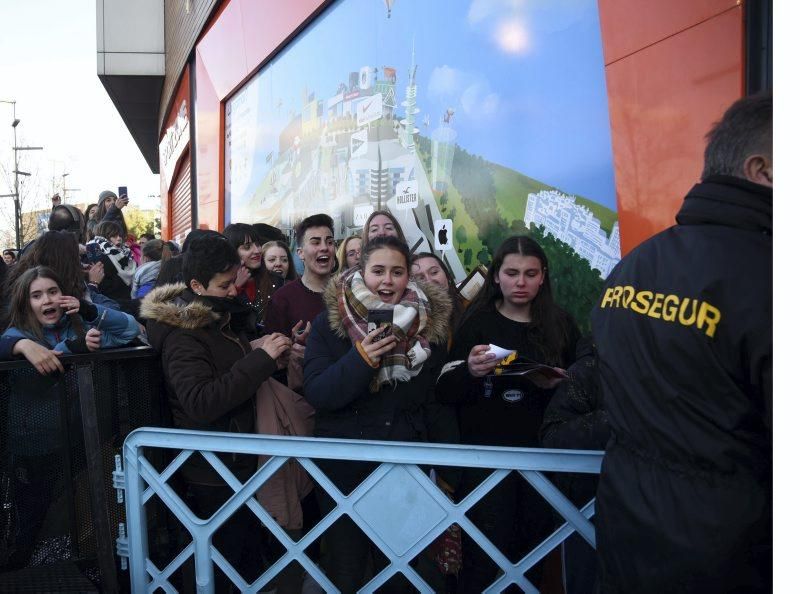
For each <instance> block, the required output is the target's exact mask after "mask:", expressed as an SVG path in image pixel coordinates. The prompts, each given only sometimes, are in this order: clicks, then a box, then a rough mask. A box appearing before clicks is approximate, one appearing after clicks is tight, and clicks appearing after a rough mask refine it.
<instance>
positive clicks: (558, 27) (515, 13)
mask: <svg viewBox="0 0 800 594" xmlns="http://www.w3.org/2000/svg"><path fill="white" fill-rule="evenodd" d="M590 8H591V6H590V3H587V2H585V1H584V0H472V2H471V3H470V6H469V9H468V11H467V21H468V22H469V24H470V25H471V26H472V27H473V28H474V29H476V30H478V31H480V32H481V33H483V34H484V35H485V36H486V37H487V38H488V39H489V40H490V41H491V42H492V43H493V44H494V45H495V46H496V47H497V49H498V50H500V51H501V52H503V53H505V54H508V55H510V56H524V55H527V54H528V53H529V52H530V51H531V50H532V49H533V41H534V40H535V38H536V37H537V36H540V35H541V34H550V33H556V32H558V31H563V30H565V29H568V28H569V27H571V26H572V25H574V24H575V23H576V22H577V21H579V20H580V19H582V18H584V16H586V15H587V14H588V11H589V9H590Z"/></svg>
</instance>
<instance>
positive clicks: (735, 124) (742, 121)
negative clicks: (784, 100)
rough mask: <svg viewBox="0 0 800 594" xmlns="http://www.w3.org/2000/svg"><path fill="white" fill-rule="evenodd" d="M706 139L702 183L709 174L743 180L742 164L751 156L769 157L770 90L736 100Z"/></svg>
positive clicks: (770, 142) (770, 130) (770, 141)
mask: <svg viewBox="0 0 800 594" xmlns="http://www.w3.org/2000/svg"><path fill="white" fill-rule="evenodd" d="M706 140H707V141H708V144H706V150H705V163H704V165H703V174H702V175H701V176H700V177H701V179H702V180H704V181H705V180H706V179H708V178H709V177H711V176H712V175H732V176H735V177H744V162H745V161H746V160H747V158H748V157H750V156H752V155H765V156H767V157H770V158H772V91H766V92H763V93H758V94H756V95H750V96H749V97H743V98H742V99H739V100H738V101H736V102H735V103H734V104H733V105H731V106H730V107H729V108H728V109H727V111H726V112H725V114H724V115H723V116H722V119H721V120H720V121H719V122H717V123H716V124H714V126H713V127H712V128H711V131H710V132H709V133H708V134H707V135H706Z"/></svg>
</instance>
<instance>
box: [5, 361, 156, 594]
mask: <svg viewBox="0 0 800 594" xmlns="http://www.w3.org/2000/svg"><path fill="white" fill-rule="evenodd" d="M158 361H159V359H158V357H157V356H156V355H155V352H154V351H153V350H152V349H151V348H149V347H134V348H124V349H110V350H103V351H100V352H97V353H93V354H89V355H69V356H65V357H63V358H62V363H63V365H64V369H65V371H64V373H63V374H60V375H50V376H43V375H40V374H39V373H37V372H36V370H35V369H34V368H33V367H32V366H31V365H30V364H29V363H28V362H27V361H24V360H21V361H12V362H3V363H0V591H2V592H8V591H14V592H18V591H27V592H45V591H47V592H52V591H73V592H74V591H81V592H86V591H94V590H101V591H103V592H108V593H113V592H117V591H119V590H126V589H127V587H128V584H127V575H126V576H125V577H124V581H122V583H120V582H118V579H117V578H118V576H117V567H116V560H115V558H114V538H115V537H116V536H117V534H118V527H119V525H120V524H121V523H123V522H124V519H125V518H124V515H123V513H124V508H123V507H122V506H120V505H117V504H116V493H115V492H114V490H113V489H112V487H111V485H110V484H109V482H108V476H109V473H110V472H111V471H112V470H113V469H114V468H115V455H117V454H118V453H119V452H120V450H121V447H122V443H123V441H124V439H125V437H126V436H127V434H128V433H129V432H130V431H131V430H132V429H134V428H136V427H141V426H144V425H150V426H152V425H168V424H169V423H168V420H167V418H166V417H165V414H166V409H165V407H164V404H163V398H162V397H161V385H162V379H161V376H162V374H161V369H160V366H159V364H158Z"/></svg>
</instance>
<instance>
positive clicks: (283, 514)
mask: <svg viewBox="0 0 800 594" xmlns="http://www.w3.org/2000/svg"><path fill="white" fill-rule="evenodd" d="M256 431H257V432H258V433H260V434H263V435H282V436H311V435H312V433H313V432H314V409H313V408H312V406H311V405H310V404H309V403H308V402H306V401H305V399H304V398H303V397H302V396H300V394H297V393H296V392H293V391H292V390H290V389H289V388H287V387H286V386H284V385H283V384H282V383H280V382H278V381H276V380H274V379H272V378H270V379H268V380H267V381H265V382H264V383H262V384H261V386H260V387H259V389H258V392H256ZM266 461H267V458H266V456H259V461H258V462H259V466H260V465H262V464H264V463H265V462H266ZM313 486H314V484H313V482H312V481H311V478H309V476H308V473H306V471H305V469H303V467H302V466H301V465H300V464H299V463H298V462H297V461H296V460H288V461H287V462H286V463H284V465H283V466H281V467H280V469H279V470H278V471H277V472H275V474H273V475H272V477H270V479H269V480H268V481H267V482H266V483H265V484H264V485H262V486H261V488H260V489H259V490H258V493H257V498H258V501H259V503H261V505H263V506H264V508H265V509H266V510H267V511H268V512H269V513H270V515H272V517H273V518H275V520H276V521H277V522H278V524H279V525H281V526H282V527H284V528H285V529H287V530H297V529H300V528H302V527H303V508H302V507H301V506H300V500H301V499H303V498H304V497H305V496H306V495H308V494H309V493H311V489H312V488H313Z"/></svg>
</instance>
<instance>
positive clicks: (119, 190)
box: [117, 186, 128, 198]
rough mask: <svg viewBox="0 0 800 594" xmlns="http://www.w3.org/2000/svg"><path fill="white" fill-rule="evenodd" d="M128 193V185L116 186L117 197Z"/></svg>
mask: <svg viewBox="0 0 800 594" xmlns="http://www.w3.org/2000/svg"><path fill="white" fill-rule="evenodd" d="M127 195H128V186H119V187H118V188H117V198H122V197H123V196H127Z"/></svg>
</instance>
